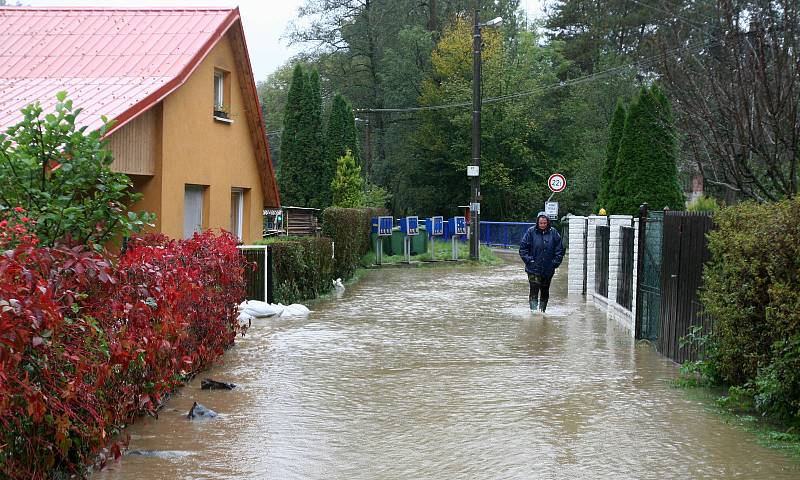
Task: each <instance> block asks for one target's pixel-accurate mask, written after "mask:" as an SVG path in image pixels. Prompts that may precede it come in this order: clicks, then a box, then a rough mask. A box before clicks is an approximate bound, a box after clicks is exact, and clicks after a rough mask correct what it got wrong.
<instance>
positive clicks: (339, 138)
mask: <svg viewBox="0 0 800 480" xmlns="http://www.w3.org/2000/svg"><path fill="white" fill-rule="evenodd" d="M325 148H326V153H325V162H324V165H323V169H322V170H321V171H320V176H321V177H322V181H323V184H324V185H325V190H324V192H323V194H322V198H323V203H324V204H325V205H326V206H327V205H330V203H331V194H330V185H331V181H333V175H334V173H335V170H336V164H337V161H338V160H339V159H340V158H341V157H343V156H344V155H345V154H346V153H347V151H348V150H349V151H350V152H352V155H353V158H354V159H355V162H356V165H360V162H359V155H358V152H359V147H358V132H357V131H356V121H355V116H354V115H353V108H352V107H351V106H350V103H348V102H347V100H346V99H345V98H344V97H343V96H342V95H340V94H339V93H337V94H336V95H334V96H333V102H332V103H331V111H330V115H329V117H328V130H327V132H326V135H325Z"/></svg>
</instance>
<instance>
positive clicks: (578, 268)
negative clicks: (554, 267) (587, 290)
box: [567, 215, 586, 295]
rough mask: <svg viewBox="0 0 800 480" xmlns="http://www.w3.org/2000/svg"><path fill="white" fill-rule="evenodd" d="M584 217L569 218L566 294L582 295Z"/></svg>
mask: <svg viewBox="0 0 800 480" xmlns="http://www.w3.org/2000/svg"><path fill="white" fill-rule="evenodd" d="M585 234H586V217H581V216H575V215H571V216H570V217H569V265H568V267H567V294H569V295H572V294H577V295H580V294H582V293H583V281H584V278H585V277H584V274H583V262H584V261H585V260H586V240H585V239H584V236H585Z"/></svg>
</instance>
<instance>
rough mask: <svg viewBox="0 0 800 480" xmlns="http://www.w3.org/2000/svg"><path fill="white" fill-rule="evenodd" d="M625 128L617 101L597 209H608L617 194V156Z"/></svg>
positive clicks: (623, 113)
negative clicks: (615, 185) (615, 186)
mask: <svg viewBox="0 0 800 480" xmlns="http://www.w3.org/2000/svg"><path fill="white" fill-rule="evenodd" d="M624 128H625V107H624V106H623V105H622V102H618V103H617V108H616V109H615V110H614V118H613V119H612V120H611V127H610V129H609V130H610V132H609V136H608V147H607V149H606V164H605V167H604V168H603V177H602V179H601V182H600V192H599V194H598V195H597V207H596V208H597V209H598V210H599V209H600V208H606V209H608V207H609V204H610V202H611V201H612V198H613V197H615V196H616V195H617V192H616V191H615V189H614V184H615V182H616V178H615V175H616V173H617V156H618V154H619V144H620V141H621V140H622V130H623V129H624Z"/></svg>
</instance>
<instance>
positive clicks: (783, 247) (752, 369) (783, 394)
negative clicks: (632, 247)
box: [701, 197, 800, 420]
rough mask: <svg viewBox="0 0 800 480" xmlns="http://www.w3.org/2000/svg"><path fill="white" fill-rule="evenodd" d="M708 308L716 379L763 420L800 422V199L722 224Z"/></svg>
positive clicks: (732, 210) (706, 291) (719, 220)
mask: <svg viewBox="0 0 800 480" xmlns="http://www.w3.org/2000/svg"><path fill="white" fill-rule="evenodd" d="M714 221H715V223H716V224H717V230H715V231H713V232H711V233H710V234H709V249H710V251H711V261H710V262H709V263H708V264H707V265H706V269H705V274H704V283H705V286H704V288H703V291H702V292H701V301H702V303H703V306H704V309H705V313H706V314H707V315H709V316H710V317H711V318H712V319H714V327H713V340H714V344H715V345H714V356H713V358H711V360H712V361H713V362H714V363H715V371H716V372H718V373H719V375H720V380H721V381H722V382H724V383H727V384H729V385H733V386H739V387H743V388H748V389H750V390H751V392H752V393H753V394H754V396H755V399H756V401H755V405H756V408H758V409H759V411H761V412H762V413H764V414H766V415H769V416H774V417H779V418H781V419H784V420H787V419H791V418H797V417H798V416H800V415H799V414H800V373H799V372H800V340H799V338H800V337H798V336H800V197H796V198H794V199H792V200H785V201H782V202H778V203H772V204H763V205H760V204H755V203H743V204H740V205H737V206H734V207H729V208H723V209H721V210H719V212H718V213H717V214H716V215H715V216H714Z"/></svg>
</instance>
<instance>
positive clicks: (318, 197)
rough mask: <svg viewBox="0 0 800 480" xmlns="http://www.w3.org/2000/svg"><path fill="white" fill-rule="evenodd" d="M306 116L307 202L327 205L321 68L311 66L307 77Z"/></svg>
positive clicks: (304, 166)
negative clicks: (324, 172)
mask: <svg viewBox="0 0 800 480" xmlns="http://www.w3.org/2000/svg"><path fill="white" fill-rule="evenodd" d="M303 116H304V122H303V126H304V128H305V132H304V135H303V139H304V141H303V152H304V157H305V161H304V163H303V175H304V182H303V186H304V192H305V196H306V203H305V206H308V207H315V208H324V207H326V206H327V203H326V197H327V192H328V191H329V190H330V178H323V176H322V175H320V173H321V172H323V171H324V170H325V135H324V134H323V130H322V89H321V86H320V79H319V72H318V71H317V69H313V70H311V72H310V73H309V74H308V77H307V79H306V88H305V95H304V101H303Z"/></svg>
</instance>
